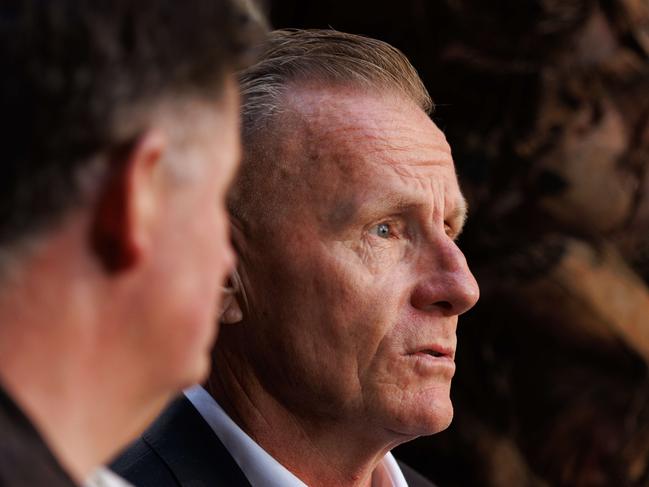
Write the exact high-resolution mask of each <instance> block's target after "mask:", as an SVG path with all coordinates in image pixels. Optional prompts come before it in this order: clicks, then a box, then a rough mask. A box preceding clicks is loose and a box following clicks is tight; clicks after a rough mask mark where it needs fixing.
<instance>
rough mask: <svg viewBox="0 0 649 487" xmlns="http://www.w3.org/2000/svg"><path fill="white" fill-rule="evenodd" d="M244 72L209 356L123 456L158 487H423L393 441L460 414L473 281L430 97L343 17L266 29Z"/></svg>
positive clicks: (397, 59) (410, 71) (460, 205)
mask: <svg viewBox="0 0 649 487" xmlns="http://www.w3.org/2000/svg"><path fill="white" fill-rule="evenodd" d="M241 79H242V94H243V98H244V109H243V113H244V115H243V124H244V127H243V129H244V130H243V131H244V161H243V166H242V171H241V174H240V177H239V178H238V181H237V184H236V185H235V190H234V191H233V192H232V194H231V197H230V201H229V206H230V212H231V216H232V221H233V227H234V235H233V237H234V242H235V247H236V250H237V253H238V255H239V258H240V266H239V268H238V272H239V274H238V276H240V278H239V277H238V276H235V278H233V279H232V287H233V289H232V293H231V294H229V295H228V297H227V299H226V301H225V303H224V308H223V314H222V318H221V320H222V323H224V326H223V328H222V333H221V336H220V339H219V342H218V343H217V346H216V349H215V352H214V361H215V366H216V371H215V373H213V374H212V376H211V377H210V380H209V381H208V385H207V387H206V389H203V388H201V387H198V386H197V387H194V388H192V389H189V390H187V391H186V392H185V397H184V398H181V399H180V400H179V401H177V402H176V403H174V404H173V405H172V406H171V407H170V408H169V409H168V410H167V411H166V412H165V413H164V415H163V416H162V417H161V418H160V419H158V420H157V421H156V423H155V424H154V425H153V426H152V428H151V429H149V430H148V431H147V432H146V433H145V434H144V435H143V437H142V438H141V439H140V440H139V441H138V442H137V443H136V444H135V445H133V446H132V447H131V449H130V450H129V451H128V452H127V453H126V454H125V455H124V456H123V457H122V458H121V459H120V460H119V461H118V462H117V464H116V465H115V467H116V468H117V470H118V471H119V472H120V473H122V474H124V475H125V476H126V477H127V478H129V479H132V480H133V481H136V482H138V485H142V486H151V487H153V486H158V487H166V486H178V485H180V486H190V485H237V486H238V485H252V486H255V487H262V486H263V487H268V486H283V487H287V486H304V485H305V484H306V485H309V486H312V487H317V486H334V485H339V486H369V485H373V486H395V487H396V486H405V485H408V484H409V485H411V486H414V485H430V483H429V482H428V481H426V480H425V479H423V478H421V477H420V476H418V475H417V474H416V473H415V472H412V471H411V470H409V469H407V468H406V467H403V470H402V468H400V466H399V464H398V463H397V462H396V461H395V460H394V458H393V457H392V456H391V455H390V453H389V452H390V450H391V449H392V448H394V447H395V446H396V445H398V444H400V443H403V442H405V441H408V440H411V439H413V438H415V437H417V436H420V435H430V434H433V433H437V432H439V431H441V430H443V429H445V428H446V427H447V426H448V425H449V423H450V421H451V418H452V405H451V401H450V398H449V391H450V384H451V378H452V377H453V374H454V371H455V364H454V354H455V348H456V334H455V332H456V325H457V317H458V315H460V314H462V313H464V312H465V311H467V310H468V309H469V308H471V307H472V306H473V305H474V303H475V302H476V300H477V298H478V287H477V285H476V282H475V280H474V278H473V276H472V274H471V273H470V271H469V269H468V267H467V264H466V261H465V259H464V256H463V254H462V252H461V251H460V250H459V249H458V247H457V246H456V244H455V238H456V237H457V236H458V235H459V233H460V231H461V230H462V225H463V223H464V219H465V217H466V204H465V201H464V198H463V197H462V193H461V192H460V189H459V187H458V182H457V179H456V176H455V170H454V166H453V160H452V158H451V152H450V148H449V146H448V144H447V143H446V140H445V138H444V135H443V134H442V133H441V132H440V131H439V129H438V128H437V127H436V126H435V125H434V124H433V123H432V122H431V120H430V118H429V117H428V112H429V111H430V109H431V101H430V98H429V96H428V93H427V92H426V90H425V88H424V86H423V84H422V83H421V81H420V79H419V77H418V76H417V73H416V72H415V70H414V68H413V67H412V66H411V65H410V64H409V63H408V61H407V59H405V57H404V56H403V55H402V54H401V53H400V52H398V51H397V50H396V49H394V48H392V47H390V46H388V45H387V44H385V43H383V42H380V41H376V40H372V39H366V38H362V37H359V36H353V35H349V34H343V33H340V32H335V31H277V32H274V33H273V34H272V36H271V38H270V40H269V41H268V42H267V44H266V45H265V49H264V52H263V54H262V57H261V59H260V61H259V62H258V63H257V64H256V65H254V66H252V67H251V68H249V69H247V70H245V71H244V72H243V74H242V77H241ZM404 475H405V478H404ZM406 481H407V482H408V484H406Z"/></svg>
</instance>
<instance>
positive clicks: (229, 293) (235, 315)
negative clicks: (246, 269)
mask: <svg viewBox="0 0 649 487" xmlns="http://www.w3.org/2000/svg"><path fill="white" fill-rule="evenodd" d="M242 291H243V289H242V288H241V279H240V278H239V276H238V274H237V271H236V270H235V271H233V275H232V276H231V277H230V278H229V279H228V283H227V286H226V287H224V288H223V291H222V292H223V294H222V303H223V305H222V309H223V311H221V317H220V321H221V323H223V324H224V325H232V324H235V323H239V322H240V321H241V320H242V319H243V311H242V309H241V305H240V304H239V299H241V295H242Z"/></svg>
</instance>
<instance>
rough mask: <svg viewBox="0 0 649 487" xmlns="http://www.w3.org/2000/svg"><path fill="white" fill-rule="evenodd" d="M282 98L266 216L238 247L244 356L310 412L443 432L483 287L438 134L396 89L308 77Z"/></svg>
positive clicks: (396, 429) (414, 431) (296, 409)
mask: <svg viewBox="0 0 649 487" xmlns="http://www.w3.org/2000/svg"><path fill="white" fill-rule="evenodd" d="M289 106H290V107H292V109H293V112H294V114H293V115H286V116H285V119H284V120H283V121H282V122H279V125H282V124H284V121H285V122H286V123H285V124H284V125H283V126H284V128H283V129H280V133H279V134H277V136H278V139H279V140H284V143H281V144H280V149H278V151H277V153H276V154H272V155H271V156H270V157H272V158H273V159H274V162H275V163H276V164H277V169H276V170H275V171H274V173H273V174H272V175H270V176H268V178H266V183H263V182H262V183H260V185H261V186H260V188H261V191H262V192H263V193H262V194H263V195H264V196H265V197H266V203H267V204H266V207H265V209H264V211H265V213H266V216H263V217H262V216H260V217H259V222H260V223H258V224H252V225H251V230H250V235H249V236H247V237H248V238H247V240H246V242H245V244H244V247H243V249H242V261H243V265H244V270H245V272H246V275H247V282H248V289H247V290H248V294H249V297H250V301H251V309H252V313H253V314H252V315H251V316H250V317H248V316H246V318H245V320H244V326H249V327H250V331H249V333H247V335H246V339H247V340H248V341H247V343H246V347H247V357H248V358H247V360H250V361H251V362H252V363H253V366H254V368H255V372H256V374H257V375H258V376H259V377H260V379H261V381H262V382H263V384H264V386H265V387H266V388H267V389H268V390H269V391H271V393H272V394H273V395H275V396H276V397H277V398H278V399H279V401H280V402H281V403H282V404H283V405H284V406H285V407H287V408H288V409H289V410H290V411H291V412H292V413H293V414H294V415H295V416H297V417H300V418H306V420H307V421H311V420H314V419H315V418H320V419H322V420H325V421H326V420H327V419H329V420H334V421H339V420H342V421H346V422H349V424H350V425H353V426H351V427H352V428H355V427H357V428H358V429H359V431H363V432H364V433H363V434H372V435H376V434H380V435H387V436H388V437H389V436H390V435H392V437H394V435H397V436H400V435H403V436H407V437H410V436H415V435H422V434H432V433H435V432H438V431H440V430H442V429H444V428H446V427H447V426H448V424H449V423H450V421H451V418H452V414H453V409H452V404H451V401H450V397H449V392H450V384H451V378H452V377H453V374H454V372H455V364H454V356H455V349H456V326H457V318H458V315H459V314H461V313H464V312H465V311H467V310H468V309H469V308H471V307H472V306H473V305H474V304H475V302H476V300H477V299H478V286H477V284H476V281H475V279H474V277H473V275H472V274H471V272H470V271H469V269H468V267H467V264H466V261H465V258H464V255H463V254H462V252H461V251H460V250H459V249H458V247H457V246H456V244H455V242H454V239H455V238H456V237H457V235H458V234H459V232H460V230H461V227H462V225H463V220H464V217H465V212H466V205H465V202H464V199H463V197H462V194H461V192H460V189H459V187H458V182H457V178H456V175H455V171H454V166H453V160H452V158H451V152H450V148H449V146H448V144H447V142H446V140H445V137H444V135H443V134H442V132H440V130H439V129H438V128H437V127H436V126H435V125H434V124H433V123H432V122H431V121H430V119H429V118H428V116H427V115H426V114H425V113H424V112H423V111H421V110H420V109H419V108H417V107H416V106H415V105H414V104H412V102H410V101H407V100H405V99H403V98H400V97H397V96H390V95H389V94H388V95H385V94H380V95H373V96H369V95H367V94H359V93H358V92H353V91H347V92H346V91H342V90H340V89H338V90H333V89H332V90H322V89H320V90H317V89H310V90H309V89H304V90H302V91H298V92H297V93H294V94H293V95H291V98H290V103H289ZM264 184H265V186H264ZM273 188H274V189H273ZM271 215H272V216H271Z"/></svg>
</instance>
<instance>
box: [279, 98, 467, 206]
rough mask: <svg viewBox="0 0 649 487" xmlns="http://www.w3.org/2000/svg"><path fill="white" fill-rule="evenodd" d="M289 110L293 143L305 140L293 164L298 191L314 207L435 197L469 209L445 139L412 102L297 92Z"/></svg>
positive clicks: (297, 146)
mask: <svg viewBox="0 0 649 487" xmlns="http://www.w3.org/2000/svg"><path fill="white" fill-rule="evenodd" d="M287 104H288V106H289V109H290V110H289V112H290V113H292V115H289V118H291V116H292V117H293V120H292V122H289V124H288V125H290V126H291V127H292V128H291V133H292V134H293V135H292V136H289V137H288V138H290V139H291V138H292V139H294V140H297V141H299V143H297V144H293V149H294V156H293V157H289V158H287V159H288V160H291V161H293V163H295V166H294V167H293V168H292V169H293V170H294V171H295V172H296V174H295V175H296V176H297V178H296V179H297V181H295V183H296V185H295V189H297V188H299V187H301V186H305V187H306V189H307V190H308V193H309V198H310V200H311V201H312V202H314V204H319V205H326V204H333V202H336V204H337V205H338V206H340V205H343V206H344V205H345V204H346V205H347V206H348V207H350V208H348V211H351V210H352V208H351V207H353V206H354V205H355V204H361V202H362V200H363V199H364V198H365V199H369V200H371V199H372V198H376V197H381V196H383V197H385V198H388V197H392V199H399V198H402V199H408V198H414V199H417V198H419V199H427V200H430V199H431V198H434V199H436V200H437V201H436V202H435V203H438V206H448V207H449V210H450V211H453V208H450V207H452V206H458V205H460V206H461V205H462V202H463V198H462V195H461V193H460V190H459V187H458V185H457V179H456V177H455V169H454V165H453V159H452V156H451V149H450V147H449V145H448V143H447V141H446V138H445V137H444V134H443V133H442V132H441V131H440V130H439V129H438V128H437V127H436V126H435V124H434V123H433V122H432V121H431V120H430V118H429V117H428V115H427V114H426V113H424V112H423V110H421V109H420V108H419V107H417V106H416V105H415V104H414V103H413V102H412V101H410V100H407V99H404V98H403V97H401V96H398V95H394V94H392V93H389V92H387V93H371V94H368V93H363V92H360V91H359V90H353V89H348V88H344V87H341V88H335V89H322V88H320V89H316V88H305V89H300V90H295V91H293V92H292V93H291V95H290V96H289V99H288V100H287ZM292 165H293V164H292Z"/></svg>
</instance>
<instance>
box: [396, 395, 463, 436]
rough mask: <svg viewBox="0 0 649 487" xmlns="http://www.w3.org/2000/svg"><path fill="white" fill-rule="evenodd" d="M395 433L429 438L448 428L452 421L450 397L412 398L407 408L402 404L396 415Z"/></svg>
mask: <svg viewBox="0 0 649 487" xmlns="http://www.w3.org/2000/svg"><path fill="white" fill-rule="evenodd" d="M396 418H397V427H396V428H395V431H397V432H399V433H401V434H403V435H404V436H408V437H411V438H416V437H418V436H430V435H434V434H436V433H439V432H441V431H444V430H445V429H446V428H448V427H449V426H450V424H451V422H452V420H453V403H452V402H451V399H450V397H448V396H446V397H441V398H440V397H433V398H418V399H415V398H413V400H412V402H411V404H410V405H409V407H406V406H404V405H403V404H402V405H401V407H400V408H399V411H398V412H397V415H396Z"/></svg>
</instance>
